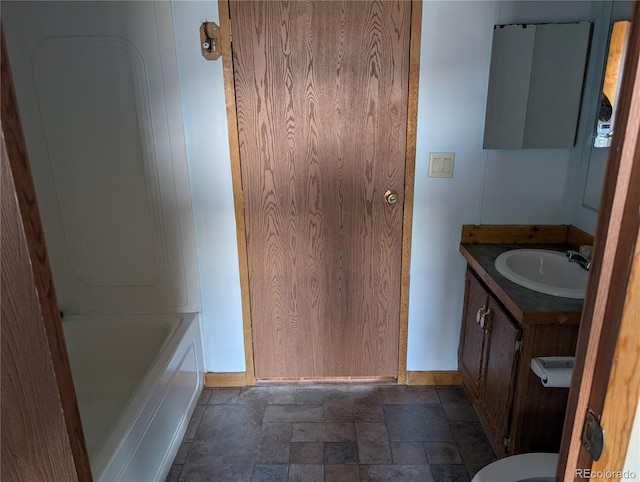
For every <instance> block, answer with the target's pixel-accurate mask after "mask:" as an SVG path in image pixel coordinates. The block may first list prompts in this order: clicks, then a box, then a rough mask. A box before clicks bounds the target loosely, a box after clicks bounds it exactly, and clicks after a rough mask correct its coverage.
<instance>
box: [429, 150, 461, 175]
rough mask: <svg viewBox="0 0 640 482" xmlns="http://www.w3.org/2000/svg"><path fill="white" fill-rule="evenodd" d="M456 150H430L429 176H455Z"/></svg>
mask: <svg viewBox="0 0 640 482" xmlns="http://www.w3.org/2000/svg"><path fill="white" fill-rule="evenodd" d="M455 157H456V153H455V152H430V153H429V177H453V161H454V159H455Z"/></svg>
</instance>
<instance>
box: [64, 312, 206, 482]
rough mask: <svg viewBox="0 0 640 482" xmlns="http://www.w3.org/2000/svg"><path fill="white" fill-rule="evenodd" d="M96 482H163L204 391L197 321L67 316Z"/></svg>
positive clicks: (194, 317) (186, 317) (169, 317)
mask: <svg viewBox="0 0 640 482" xmlns="http://www.w3.org/2000/svg"><path fill="white" fill-rule="evenodd" d="M63 327H64V334H65V340H66V344H67V350H68V352H69V360H70V363H71V372H72V376H73V384H74V386H75V390H76V395H77V398H78V406H79V409H80V417H81V419H82V426H83V431H84V435H85V440H86V444H87V451H88V452H89V458H90V461H91V470H92V472H93V477H94V479H95V480H96V481H109V482H111V481H127V482H128V481H136V482H138V481H145V482H146V481H155V480H164V479H165V478H166V476H167V474H168V472H169V468H170V467H171V463H172V461H173V459H174V457H175V455H176V452H177V450H178V447H179V445H180V442H181V440H182V437H183V436H184V433H185V431H186V427H187V423H188V422H189V418H190V417H191V414H192V412H193V409H194V408H195V405H196V402H197V399H198V397H199V395H200V392H201V391H202V388H203V385H204V373H203V372H204V369H203V359H202V348H201V346H202V343H201V330H200V321H199V317H198V314H197V313H196V314H194V313H191V314H179V315H177V314H172V315H95V316H93V315H91V316H90V315H86V316H85V315H82V316H81V315H66V316H65V317H64V319H63Z"/></svg>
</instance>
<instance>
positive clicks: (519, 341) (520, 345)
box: [516, 340, 522, 351]
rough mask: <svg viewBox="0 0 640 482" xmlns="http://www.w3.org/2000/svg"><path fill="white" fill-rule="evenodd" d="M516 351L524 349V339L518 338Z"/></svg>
mask: <svg viewBox="0 0 640 482" xmlns="http://www.w3.org/2000/svg"><path fill="white" fill-rule="evenodd" d="M516 351H522V340H516Z"/></svg>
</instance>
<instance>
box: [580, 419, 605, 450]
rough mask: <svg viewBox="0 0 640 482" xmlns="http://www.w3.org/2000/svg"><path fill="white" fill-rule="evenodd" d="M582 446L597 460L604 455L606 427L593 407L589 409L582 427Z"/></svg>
mask: <svg viewBox="0 0 640 482" xmlns="http://www.w3.org/2000/svg"><path fill="white" fill-rule="evenodd" d="M582 446H583V447H584V449H585V450H586V451H587V453H588V454H589V456H590V457H591V458H592V459H593V460H596V461H597V460H599V459H600V456H602V450H603V449H604V429H603V428H602V425H600V422H599V421H598V417H597V416H596V414H595V413H593V411H592V410H591V409H589V410H588V411H587V416H586V417H585V420H584V427H582Z"/></svg>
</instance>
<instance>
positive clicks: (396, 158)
mask: <svg viewBox="0 0 640 482" xmlns="http://www.w3.org/2000/svg"><path fill="white" fill-rule="evenodd" d="M230 17H231V29H232V49H233V64H234V65H233V67H234V81H235V94H236V108H237V120H238V135H239V144H240V162H241V170H242V188H243V195H244V203H245V213H244V215H245V219H246V237H247V257H248V264H249V289H250V302H251V317H252V322H253V338H254V340H253V341H254V359H255V372H256V377H257V378H259V379H265V378H324V377H332V378H333V377H389V378H395V377H396V376H397V365H398V331H399V315H400V278H401V249H402V217H403V212H402V205H403V194H404V193H403V186H404V160H405V150H406V132H407V92H408V78H409V33H410V32H409V30H410V29H409V26H410V19H411V3H410V2H403V1H397V2H396V1H394V2H386V1H385V2H350V1H342V2H340V1H333V2H322V1H320V2H297V1H296V2H289V3H287V2H270V1H264V2H235V1H234V2H231V6H230ZM387 190H394V191H397V192H398V200H397V203H396V204H389V203H387V202H386V201H385V197H384V195H385V192H386V191H387Z"/></svg>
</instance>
